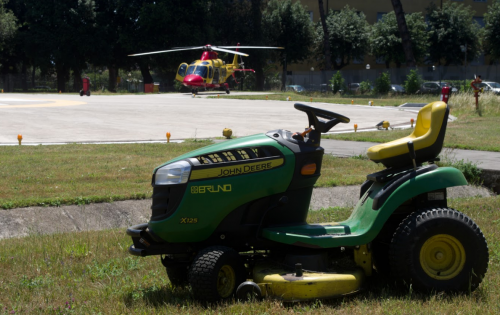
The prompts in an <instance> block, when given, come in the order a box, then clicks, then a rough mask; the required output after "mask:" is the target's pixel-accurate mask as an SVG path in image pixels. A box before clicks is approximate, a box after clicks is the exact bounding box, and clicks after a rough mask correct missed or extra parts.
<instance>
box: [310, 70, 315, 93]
mask: <svg viewBox="0 0 500 315" xmlns="http://www.w3.org/2000/svg"><path fill="white" fill-rule="evenodd" d="M313 71H314V67H311V72H310V75H309V90H311V91H312V74H313Z"/></svg>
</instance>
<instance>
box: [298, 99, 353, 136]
mask: <svg viewBox="0 0 500 315" xmlns="http://www.w3.org/2000/svg"><path fill="white" fill-rule="evenodd" d="M294 107H295V108H296V109H298V110H300V111H302V112H305V113H306V114H307V118H308V119H309V126H314V130H316V131H317V132H319V133H325V132H328V131H329V130H330V129H332V128H333V127H334V126H335V125H337V124H338V123H344V124H346V123H348V122H350V121H351V120H350V119H349V118H348V117H346V116H343V115H340V114H337V113H334V112H330V111H328V110H324V109H321V108H317V107H312V106H308V105H304V104H300V103H296V104H295V105H294ZM318 117H320V118H325V119H328V120H327V121H324V120H321V119H318Z"/></svg>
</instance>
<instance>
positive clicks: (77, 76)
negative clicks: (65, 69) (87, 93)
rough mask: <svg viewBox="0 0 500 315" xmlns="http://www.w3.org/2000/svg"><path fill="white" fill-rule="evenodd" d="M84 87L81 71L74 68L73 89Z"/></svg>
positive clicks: (77, 89)
mask: <svg viewBox="0 0 500 315" xmlns="http://www.w3.org/2000/svg"><path fill="white" fill-rule="evenodd" d="M82 88H83V81H82V76H81V72H80V71H76V70H73V90H74V91H80V90H81V89H82Z"/></svg>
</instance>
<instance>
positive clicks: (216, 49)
mask: <svg viewBox="0 0 500 315" xmlns="http://www.w3.org/2000/svg"><path fill="white" fill-rule="evenodd" d="M212 49H213V50H215V51H223V52H227V53H230V54H233V55H240V56H245V57H248V54H245V53H242V52H239V51H234V50H227V49H222V48H219V47H215V46H212Z"/></svg>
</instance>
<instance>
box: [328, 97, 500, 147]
mask: <svg viewBox="0 0 500 315" xmlns="http://www.w3.org/2000/svg"><path fill="white" fill-rule="evenodd" d="M474 102H475V101H474V99H473V96H472V94H470V93H459V94H457V95H454V96H452V98H451V105H450V108H451V109H450V112H451V114H452V115H454V116H457V118H458V119H457V120H456V121H454V122H451V123H448V125H447V129H446V136H445V139H444V146H445V147H447V148H455V149H466V150H481V151H494V152H500V141H499V140H498V139H499V136H498V135H499V134H500V124H499V123H498V121H499V117H500V99H499V97H498V96H496V95H494V94H490V93H488V94H484V95H481V97H480V112H477V111H476V108H475V103H474ZM409 134H410V131H408V130H397V129H394V130H389V131H386V130H382V131H369V132H356V133H346V134H338V135H336V134H332V135H324V136H323V138H324V139H325V138H326V139H335V140H349V141H368V142H388V141H392V140H395V139H398V138H402V137H405V136H408V135H409Z"/></svg>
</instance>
